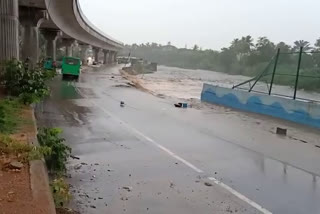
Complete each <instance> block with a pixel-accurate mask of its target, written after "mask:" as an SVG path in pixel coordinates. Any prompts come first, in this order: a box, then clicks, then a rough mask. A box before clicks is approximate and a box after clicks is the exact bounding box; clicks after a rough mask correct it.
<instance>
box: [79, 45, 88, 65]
mask: <svg viewBox="0 0 320 214" xmlns="http://www.w3.org/2000/svg"><path fill="white" fill-rule="evenodd" d="M79 45H80V49H81V52H80V58H81V61H82V65H87V64H88V63H87V50H88V48H89V45H87V44H83V43H79Z"/></svg>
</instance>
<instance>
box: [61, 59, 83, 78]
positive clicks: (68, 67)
mask: <svg viewBox="0 0 320 214" xmlns="http://www.w3.org/2000/svg"><path fill="white" fill-rule="evenodd" d="M80 68H81V60H80V58H77V57H67V56H66V57H63V59H62V66H61V73H62V75H63V76H65V75H71V76H75V77H76V78H78V77H79V75H80Z"/></svg>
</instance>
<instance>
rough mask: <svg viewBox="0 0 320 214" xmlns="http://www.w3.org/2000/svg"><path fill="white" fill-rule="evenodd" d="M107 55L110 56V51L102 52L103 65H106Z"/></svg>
mask: <svg viewBox="0 0 320 214" xmlns="http://www.w3.org/2000/svg"><path fill="white" fill-rule="evenodd" d="M109 54H110V51H108V50H103V64H108V58H109Z"/></svg>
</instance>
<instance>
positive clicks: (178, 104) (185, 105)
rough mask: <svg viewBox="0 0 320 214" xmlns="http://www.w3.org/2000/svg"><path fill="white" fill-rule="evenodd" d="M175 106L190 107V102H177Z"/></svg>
mask: <svg viewBox="0 0 320 214" xmlns="http://www.w3.org/2000/svg"><path fill="white" fill-rule="evenodd" d="M174 106H175V107H176V108H188V103H176V104H174Z"/></svg>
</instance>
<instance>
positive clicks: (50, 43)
mask: <svg viewBox="0 0 320 214" xmlns="http://www.w3.org/2000/svg"><path fill="white" fill-rule="evenodd" d="M42 34H43V36H44V38H45V39H46V40H47V51H46V55H47V57H52V59H53V60H56V51H57V50H56V49H57V47H56V42H57V38H58V36H59V34H60V31H59V30H55V29H43V30H42Z"/></svg>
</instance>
